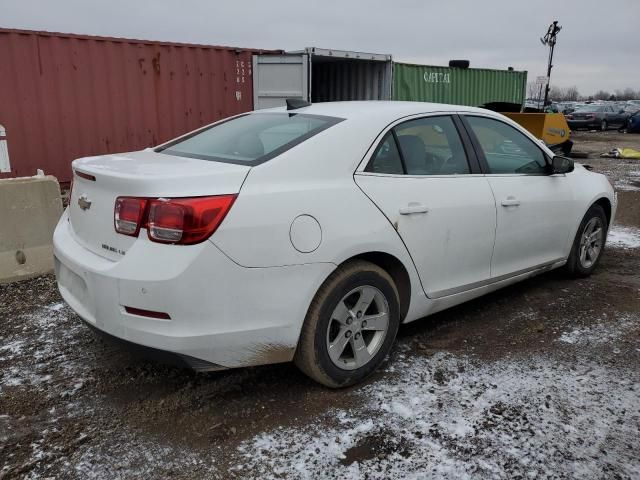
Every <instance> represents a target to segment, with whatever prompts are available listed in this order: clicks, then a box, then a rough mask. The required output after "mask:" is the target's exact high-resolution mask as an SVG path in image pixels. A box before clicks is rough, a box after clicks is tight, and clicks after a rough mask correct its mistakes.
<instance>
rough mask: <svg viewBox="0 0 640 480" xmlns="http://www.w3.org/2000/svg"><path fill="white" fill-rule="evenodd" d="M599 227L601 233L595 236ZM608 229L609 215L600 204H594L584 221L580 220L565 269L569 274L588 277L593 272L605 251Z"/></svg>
mask: <svg viewBox="0 0 640 480" xmlns="http://www.w3.org/2000/svg"><path fill="white" fill-rule="evenodd" d="M592 227H593V228H592ZM598 228H599V229H600V234H599V235H596V236H594V233H596V232H597V229H598ZM589 230H590V231H589ZM607 230H608V225H607V216H606V214H605V213H604V209H603V208H602V207H601V206H600V205H592V206H591V207H590V208H589V210H587V213H586V214H585V216H584V218H583V219H582V222H580V226H579V227H578V231H577V232H576V236H575V238H574V240H573V245H572V247H571V253H570V254H569V259H568V260H567V263H566V265H565V271H566V272H567V273H568V274H569V275H571V276H573V277H588V276H589V275H591V274H592V273H593V271H594V270H595V269H596V267H597V266H598V263H599V262H600V258H602V253H603V252H604V246H605V242H606V240H607ZM588 238H590V240H589V239H588ZM589 242H593V243H589Z"/></svg>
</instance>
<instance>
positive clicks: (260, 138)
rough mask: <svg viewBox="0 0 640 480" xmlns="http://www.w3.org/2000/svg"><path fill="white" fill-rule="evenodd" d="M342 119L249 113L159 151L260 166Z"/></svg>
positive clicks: (163, 147)
mask: <svg viewBox="0 0 640 480" xmlns="http://www.w3.org/2000/svg"><path fill="white" fill-rule="evenodd" d="M342 120H343V119H341V118H335V117H325V116H319V115H308V114H300V113H279V112H277V113H276V112H269V113H253V114H247V115H242V116H239V117H235V118H232V119H230V120H227V121H224V122H221V123H218V124H215V125H213V126H211V127H208V128H205V129H204V130H200V131H197V132H195V133H193V134H191V135H188V136H187V137H183V138H181V139H178V140H176V141H174V142H172V143H170V144H168V145H164V146H162V147H159V148H158V149H157V150H156V151H157V152H161V153H166V154H168V155H176V156H179V157H189V158H198V159H202V160H209V161H217V162H226V163H236V164H240V165H257V164H259V163H263V162H266V161H267V160H270V159H272V158H274V157H276V156H278V155H280V154H282V153H283V152H286V151H287V150H289V149H290V148H292V147H294V146H295V145H298V144H300V143H302V142H304V141H305V140H307V139H309V138H311V137H313V136H314V135H316V134H318V133H320V132H321V131H323V130H326V129H327V128H329V127H331V126H332V125H335V124H336V123H338V122H340V121H342Z"/></svg>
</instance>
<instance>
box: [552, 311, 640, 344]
mask: <svg viewBox="0 0 640 480" xmlns="http://www.w3.org/2000/svg"><path fill="white" fill-rule="evenodd" d="M639 324H640V321H639V320H638V319H637V318H634V317H631V316H623V317H621V318H619V319H618V320H617V321H613V320H610V321H607V323H597V324H595V325H589V326H587V327H582V328H574V329H573V330H571V331H569V332H563V333H562V335H560V338H558V341H560V342H563V343H568V344H571V345H578V344H580V345H586V344H588V345H602V344H606V343H610V342H612V341H614V340H616V339H618V338H620V337H622V336H623V335H625V334H626V333H627V332H629V331H631V330H633V329H635V328H638V325H639Z"/></svg>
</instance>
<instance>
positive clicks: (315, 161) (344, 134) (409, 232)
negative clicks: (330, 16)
mask: <svg viewBox="0 0 640 480" xmlns="http://www.w3.org/2000/svg"><path fill="white" fill-rule="evenodd" d="M73 171H74V184H73V189H72V194H71V198H70V206H69V208H68V209H67V210H66V212H65V213H64V215H63V217H62V219H61V220H60V223H59V224H58V226H57V228H56V231H55V234H54V253H55V258H56V274H57V279H58V285H59V288H60V292H61V294H62V296H63V297H64V299H65V301H66V302H67V303H68V304H69V305H70V306H71V307H72V308H73V309H74V310H75V311H76V312H77V313H78V315H79V316H80V317H81V318H82V319H83V320H84V321H85V322H86V323H87V324H89V325H90V326H92V327H94V328H95V329H96V330H98V331H100V332H102V333H104V334H107V335H109V336H112V337H117V338H118V339H120V340H125V341H126V342H128V343H129V344H130V345H132V346H140V347H143V348H145V349H147V350H148V351H151V352H156V353H157V352H159V351H160V352H164V353H166V355H167V356H168V357H171V358H173V359H174V360H177V361H179V362H181V364H184V365H187V366H190V367H191V368H194V369H196V370H216V369H222V368H233V367H242V366H249V365H259V364H267V363H276V362H287V361H291V360H293V361H294V362H295V363H296V364H297V365H298V366H299V367H300V368H301V369H302V370H303V371H304V372H305V373H306V374H308V375H309V376H310V377H312V378H314V379H315V380H317V381H318V382H320V383H322V384H324V385H327V386H330V387H343V386H347V385H351V384H354V383H356V382H358V381H360V380H362V379H363V378H365V377H366V376H367V375H369V374H370V373H372V372H373V371H374V370H375V369H376V367H378V366H379V365H380V363H381V362H382V361H383V359H384V358H385V356H386V355H387V354H388V353H389V351H390V349H391V347H392V344H393V342H394V339H395V336H396V332H397V330H398V326H399V324H400V323H403V322H404V323H406V322H411V321H413V320H416V319H419V318H422V317H425V316H427V315H430V314H432V313H434V312H437V311H440V310H443V309H446V308H448V307H451V306H453V305H457V304H459V303H462V302H465V301H467V300H469V299H472V298H475V297H478V296H480V295H483V294H485V293H487V292H490V291H493V290H496V289H498V288H501V287H504V286H506V285H509V284H512V283H514V282H517V281H519V280H523V279H525V278H528V277H531V276H532V275H535V274H538V273H541V272H544V271H547V270H550V269H553V268H557V267H564V268H565V269H566V271H567V272H569V273H570V274H573V275H577V276H586V275H589V274H590V273H591V272H593V270H594V269H595V268H596V266H597V264H598V261H599V260H600V257H601V255H602V251H603V248H604V244H605V241H606V236H607V231H608V227H609V225H610V224H611V221H612V218H613V216H614V214H615V210H616V199H615V195H614V192H613V189H612V187H611V185H610V184H609V182H608V180H607V179H606V178H605V177H604V176H602V175H599V174H596V173H593V172H590V171H588V170H587V169H585V168H583V167H582V166H580V165H575V166H574V164H573V162H572V161H571V160H569V159H566V158H562V157H554V154H553V153H552V152H551V151H550V150H548V149H547V148H546V147H545V146H543V145H542V144H541V143H540V142H539V141H538V140H537V139H536V138H534V137H533V136H531V134H529V133H528V132H527V131H525V130H523V129H522V128H521V127H520V126H518V125H517V124H515V123H514V122H512V121H511V120H509V119H507V118H505V117H503V116H502V115H499V114H496V113H492V112H489V111H486V110H481V109H476V108H466V107H459V106H451V105H437V104H428V103H412V102H340V103H320V104H314V105H309V104H305V103H304V102H290V104H289V106H288V109H286V108H284V107H283V108H276V109H271V110H262V111H256V112H252V113H248V114H243V115H238V116H236V117H233V118H229V119H226V120H223V121H220V122H217V123H214V124H212V125H209V126H206V127H204V128H202V129H200V130H197V131H195V132H193V133H189V134H187V135H185V136H183V137H180V138H178V139H176V140H174V141H171V142H168V143H166V144H164V145H161V146H159V147H156V148H152V149H146V150H144V151H140V152H133V153H126V154H119V155H105V156H98V157H90V158H83V159H79V160H76V161H74V162H73Z"/></svg>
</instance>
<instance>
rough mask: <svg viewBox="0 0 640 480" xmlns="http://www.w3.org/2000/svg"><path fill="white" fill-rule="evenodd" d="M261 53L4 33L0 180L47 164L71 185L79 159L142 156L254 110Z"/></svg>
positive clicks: (0, 41) (0, 45)
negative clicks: (255, 63)
mask: <svg viewBox="0 0 640 480" xmlns="http://www.w3.org/2000/svg"><path fill="white" fill-rule="evenodd" d="M261 52H264V51H263V50H253V49H237V48H230V47H217V46H208V45H191V44H178V43H166V42H152V41H144V40H129V39H122V38H105V37H93V36H84V35H70V34H62V33H49V32H34V31H24V30H9V29H0V130H1V129H2V127H4V130H5V132H6V133H5V136H6V140H5V146H6V147H7V152H8V154H3V158H0V170H3V171H4V173H0V178H4V177H15V176H28V175H35V173H36V169H38V168H41V169H43V170H44V171H45V173H47V174H51V175H55V176H56V177H58V180H59V181H61V182H68V181H70V180H71V169H70V163H71V161H72V160H74V159H76V158H79V157H84V156H89V155H99V154H105V153H114V152H125V151H131V150H139V149H142V148H145V147H149V146H153V145H157V144H159V143H162V142H164V141H166V140H169V139H171V138H173V137H176V136H178V135H181V134H183V133H185V132H188V131H190V130H193V129H195V128H198V127H200V126H202V125H206V124H207V123H211V122H213V121H215V120H218V119H220V118H224V117H228V116H230V115H234V114H238V113H242V112H246V111H250V110H252V109H253V82H252V72H251V60H252V54H254V53H261ZM265 53H266V52H265ZM274 53H275V52H274ZM6 156H8V159H7V158H5V157H6ZM7 164H9V165H10V167H9V168H10V171H6V170H8V169H9V168H8V165H7ZM3 166H4V169H3Z"/></svg>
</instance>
